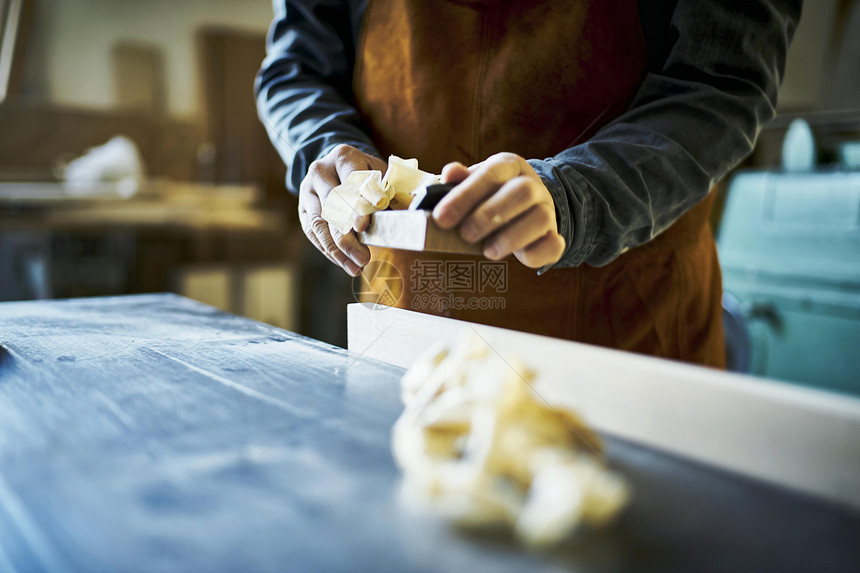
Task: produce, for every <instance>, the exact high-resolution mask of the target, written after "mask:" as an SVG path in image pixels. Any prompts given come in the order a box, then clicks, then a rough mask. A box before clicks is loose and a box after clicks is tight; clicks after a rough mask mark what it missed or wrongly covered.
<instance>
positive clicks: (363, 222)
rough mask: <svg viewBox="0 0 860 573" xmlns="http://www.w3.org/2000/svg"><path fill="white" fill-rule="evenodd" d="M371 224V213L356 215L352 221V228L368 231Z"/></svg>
mask: <svg viewBox="0 0 860 573" xmlns="http://www.w3.org/2000/svg"><path fill="white" fill-rule="evenodd" d="M369 226H370V215H356V217H355V220H354V221H353V223H352V228H353V229H355V231H356V232H357V233H361V232H362V231H366V230H367V228H368V227H369Z"/></svg>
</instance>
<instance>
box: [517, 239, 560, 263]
mask: <svg viewBox="0 0 860 573" xmlns="http://www.w3.org/2000/svg"><path fill="white" fill-rule="evenodd" d="M564 247H565V243H564V237H562V236H561V235H559V234H558V233H553V232H549V233H547V234H546V235H544V236H543V237H541V238H540V239H538V240H537V241H535V242H533V243H532V244H530V245H528V246H527V247H526V248H524V249H520V250H517V251H514V256H515V257H516V258H517V260H519V261H520V262H521V263H522V264H524V265H525V266H527V267H531V268H533V269H539V268H541V267H542V266H544V265H550V264H553V263H557V262H558V260H559V259H560V258H561V256H562V255H563V254H564Z"/></svg>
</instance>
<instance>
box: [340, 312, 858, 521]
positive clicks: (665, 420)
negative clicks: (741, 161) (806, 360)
mask: <svg viewBox="0 0 860 573" xmlns="http://www.w3.org/2000/svg"><path fill="white" fill-rule="evenodd" d="M376 308H380V307H376ZM463 328H471V329H473V330H474V331H475V332H477V333H479V334H480V336H481V337H483V338H484V339H485V340H487V341H488V343H489V344H490V345H491V346H492V347H493V348H494V349H496V351H498V352H499V353H501V354H502V355H503V356H510V357H511V358H512V359H513V358H514V357H516V358H522V359H523V360H525V361H526V363H527V364H530V365H532V366H533V367H534V368H536V369H538V371H539V376H538V379H537V380H536V381H535V388H536V390H537V391H538V393H539V394H540V395H541V396H543V397H544V398H545V399H547V400H548V401H550V402H551V403H554V404H560V405H566V406H568V407H570V408H572V409H574V410H577V411H579V412H581V413H582V414H583V415H584V416H585V418H586V420H588V421H589V422H591V423H592V424H594V425H595V426H596V427H597V428H598V429H600V430H603V431H606V432H609V433H612V434H614V435H617V436H621V437H624V438H627V439H631V440H635V441H637V442H639V443H644V444H647V445H650V446H653V447H657V448H660V449H663V450H666V451H670V452H674V453H676V454H680V455H683V456H686V457H689V458H691V459H695V460H699V461H700V462H704V463H708V464H712V465H715V466H717V467H721V468H725V469H727V470H731V471H735V472H739V473H741V474H744V475H747V476H750V477H753V478H757V479H762V480H767V481H769V482H771V483H775V484H778V485H780V486H782V487H789V488H793V489H796V490H799V491H801V492H805V493H807V494H811V495H817V496H820V497H822V498H824V499H827V500H829V501H831V502H835V503H840V504H844V505H846V506H849V507H852V508H854V509H855V510H860V400H857V399H856V398H853V397H850V396H843V395H838V394H831V393H828V392H822V391H819V390H812V389H807V388H803V387H799V386H795V385H791V384H784V383H780V382H776V381H769V380H762V379H758V378H752V377H749V376H740V375H737V374H730V373H727V372H721V371H717V370H713V369H709V368H703V367H699V366H694V365H690V364H684V363H681V362H674V361H669V360H662V359H657V358H652V357H648V356H642V355H637V354H632V353H627V352H620V351H617V350H609V349H606V348H599V347H596V346H589V345H586V344H580V343H576V342H570V341H567V340H560V339H555V338H549V337H546V336H538V335H534V334H528V333H523V332H515V331H512V330H506V329H502V328H494V327H488V326H484V325H478V324H474V323H468V322H464V321H457V320H452V319H449V318H443V317H437V316H432V315H429V314H422V313H418V312H413V311H409V310H402V309H398V308H385V307H382V309H381V310H374V309H372V308H371V307H368V306H364V305H361V304H352V305H350V307H349V309H348V335H349V339H348V340H349V348H350V350H352V351H354V352H359V353H362V354H364V355H366V356H369V357H373V358H376V359H379V360H383V361H386V362H389V363H392V364H395V365H397V366H408V365H409V364H411V363H412V361H414V360H415V358H416V357H417V355H418V354H419V353H420V352H421V350H422V349H424V348H427V347H428V346H430V345H431V344H434V343H435V342H437V341H450V340H453V338H454V337H455V336H456V334H457V333H458V332H459V331H460V330H461V329H463Z"/></svg>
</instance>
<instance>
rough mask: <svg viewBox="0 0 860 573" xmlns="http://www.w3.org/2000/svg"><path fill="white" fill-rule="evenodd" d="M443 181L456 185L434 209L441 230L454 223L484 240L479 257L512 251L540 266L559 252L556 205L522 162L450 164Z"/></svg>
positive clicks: (470, 237) (509, 157) (515, 158)
mask: <svg viewBox="0 0 860 573" xmlns="http://www.w3.org/2000/svg"><path fill="white" fill-rule="evenodd" d="M442 181H443V182H444V183H459V185H457V186H456V187H454V188H453V189H452V190H451V192H450V193H448V195H447V196H446V197H445V198H444V199H443V200H442V201H440V202H439V204H438V205H437V206H436V208H435V209H433V218H434V219H435V220H436V222H437V223H438V225H439V226H440V227H442V228H443V229H453V228H454V227H456V226H457V225H459V231H460V236H461V237H463V239H464V240H466V241H468V242H470V243H474V242H476V241H481V240H483V241H484V256H486V257H487V258H488V259H493V260H499V259H502V258H504V257H506V256H508V255H510V254H511V253H513V255H514V256H515V257H516V258H517V259H518V260H519V261H520V262H521V263H522V264H524V265H526V266H527V267H531V268H540V267H542V266H544V265H548V264H552V263H555V262H557V261H558V260H559V259H560V258H561V255H562V254H563V253H564V246H565V244H564V237H562V236H561V235H560V234H559V233H558V226H557V224H556V220H555V204H554V203H553V200H552V195H550V192H549V190H548V189H547V188H546V185H544V184H543V181H541V179H540V177H538V174H537V173H535V170H534V169H532V167H531V165H529V164H528V163H527V162H526V160H525V159H523V158H522V157H520V156H519V155H516V154H514V153H498V154H496V155H493V156H492V157H490V158H489V159H487V160H486V161H482V162H481V163H477V164H475V165H472V166H471V167H466V166H465V165H463V164H462V163H449V164H448V165H446V166H445V169H443V170H442Z"/></svg>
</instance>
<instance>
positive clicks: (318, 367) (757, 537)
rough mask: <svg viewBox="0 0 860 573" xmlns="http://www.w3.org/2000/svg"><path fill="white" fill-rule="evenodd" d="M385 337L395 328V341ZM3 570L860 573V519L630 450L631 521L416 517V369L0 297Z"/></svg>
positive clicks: (310, 345)
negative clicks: (398, 446) (412, 486)
mask: <svg viewBox="0 0 860 573" xmlns="http://www.w3.org/2000/svg"><path fill="white" fill-rule="evenodd" d="M380 340H382V338H380ZM0 349H2V350H0V571H3V572H4V573H5V572H6V571H11V572H16V573H21V572H28V573H29V572H69V573H78V572H90V571H129V572H180V571H181V572H198V571H199V572H207V573H213V572H214V573H218V572H234V571H252V572H275V571H277V572H281V571H302V572H307V571H463V572H475V571H494V572H495V571H501V572H505V571H563V570H571V569H576V570H578V571H601V572H605V571H653V570H667V569H670V568H673V569H675V570H695V571H737V570H753V569H756V570H779V571H789V570H815V571H848V570H851V567H852V566H853V565H856V563H857V562H858V559H860V544H858V543H856V541H857V534H858V531H860V519H858V516H857V515H856V514H849V513H846V512H844V511H842V510H839V509H837V508H834V507H828V506H826V505H821V504H819V503H817V502H814V501H812V500H808V499H804V498H802V497H798V496H795V495H790V494H787V493H785V492H782V491H779V490H777V489H773V488H770V487H767V486H764V485H761V484H758V483H753V482H749V481H747V480H742V479H739V478H737V477H736V476H732V475H728V474H723V473H721V472H717V471H714V470H712V469H708V468H705V467H701V466H697V465H695V464H691V463H689V462H686V461H684V460H681V459H677V458H673V457H672V456H667V455H665V454H661V453H659V452H656V451H654V450H650V449H648V448H643V447H640V446H636V445H633V444H630V443H626V442H623V441H620V440H615V439H609V440H608V456H609V459H610V462H611V463H612V464H614V465H615V466H617V467H619V468H620V469H621V470H622V471H624V472H625V473H626V474H627V475H628V476H629V477H630V479H631V481H632V483H633V487H634V488H635V492H636V496H635V498H634V501H633V504H632V506H631V507H630V508H629V510H628V511H627V512H626V513H625V514H624V515H623V517H622V519H621V521H620V522H619V523H618V524H617V525H616V527H614V528H613V529H611V530H608V531H606V532H603V533H600V534H596V535H591V536H588V537H583V538H579V539H578V540H574V541H572V542H571V543H570V544H568V545H565V546H564V547H562V548H561V549H559V550H558V551H556V552H551V553H548V554H546V555H541V556H536V555H529V554H527V553H526V552H524V551H523V550H522V549H520V548H517V547H516V546H513V545H512V544H511V542H510V540H509V539H506V538H504V537H499V536H489V535H484V536H476V535H466V534H464V533H461V532H457V531H455V530H452V529H450V528H448V527H445V526H444V525H443V524H441V523H440V522H438V521H436V520H433V519H429V518H425V517H420V516H416V515H414V514H411V513H409V512H407V511H406V510H405V509H404V508H402V507H401V506H400V505H399V503H398V501H397V490H398V477H397V471H396V468H395V466H394V464H393V461H392V459H391V455H390V452H389V432H390V428H391V425H392V423H393V422H394V420H395V419H396V418H397V416H398V415H399V413H400V411H401V405H400V402H399V399H398V394H399V390H398V383H399V378H400V376H401V374H402V369H400V368H398V367H395V366H391V365H388V364H385V363H382V362H379V361H376V360H372V359H369V358H367V357H366V356H362V355H361V354H360V353H354V352H347V351H345V350H343V349H340V348H337V347H332V346H329V345H326V344H322V343H320V342H317V341H314V340H310V339H307V338H304V337H301V336H298V335H296V334H292V333H289V332H286V331H283V330H279V329H276V328H273V327H269V326H266V325H263V324H260V323H256V322H253V321H250V320H247V319H243V318H239V317H235V316H230V315H226V314H223V313H220V312H218V311H216V310H215V309H212V308H211V307H207V306H205V305H202V304H199V303H195V302H192V301H189V300H187V299H183V298H180V297H176V296H173V295H144V296H135V297H121V298H100V299H80V300H69V301H54V302H28V303H4V304H0Z"/></svg>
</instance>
